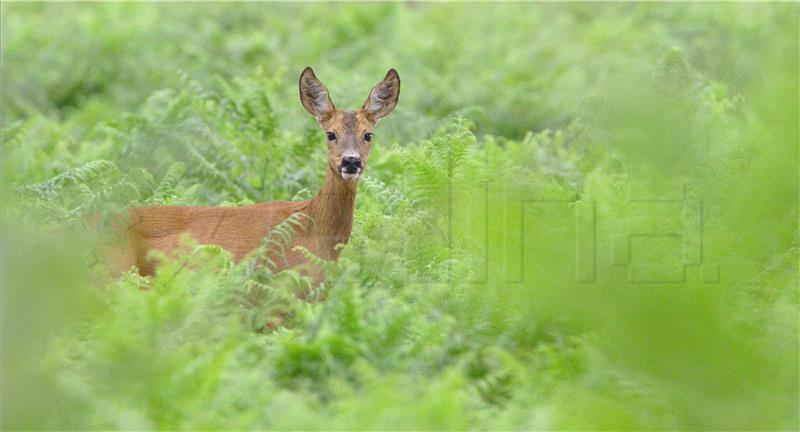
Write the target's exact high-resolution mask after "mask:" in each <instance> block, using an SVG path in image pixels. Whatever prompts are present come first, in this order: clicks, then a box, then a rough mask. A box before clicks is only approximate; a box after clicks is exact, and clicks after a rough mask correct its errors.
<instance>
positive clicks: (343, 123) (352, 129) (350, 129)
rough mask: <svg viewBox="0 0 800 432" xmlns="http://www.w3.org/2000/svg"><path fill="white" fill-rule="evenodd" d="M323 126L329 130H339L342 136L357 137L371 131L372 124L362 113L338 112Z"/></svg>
mask: <svg viewBox="0 0 800 432" xmlns="http://www.w3.org/2000/svg"><path fill="white" fill-rule="evenodd" d="M323 126H324V127H325V128H326V129H328V130H331V129H334V130H337V131H338V132H339V133H340V134H342V135H350V134H352V135H356V134H358V133H359V132H361V131H368V130H370V129H371V128H372V123H371V122H370V121H369V120H368V119H367V117H366V116H365V115H363V114H361V113H360V112H357V111H336V113H335V114H334V115H333V116H331V118H330V119H329V120H328V121H327V122H325V124H324V125H323Z"/></svg>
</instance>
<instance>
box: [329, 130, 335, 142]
mask: <svg viewBox="0 0 800 432" xmlns="http://www.w3.org/2000/svg"><path fill="white" fill-rule="evenodd" d="M335 139H336V134H335V133H333V132H328V141H334V140H335Z"/></svg>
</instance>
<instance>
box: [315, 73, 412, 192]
mask: <svg viewBox="0 0 800 432" xmlns="http://www.w3.org/2000/svg"><path fill="white" fill-rule="evenodd" d="M399 96H400V76H399V75H397V71H395V70H394V69H389V72H388V73H387V74H386V76H385V77H384V78H383V81H381V82H379V83H378V85H376V86H375V87H373V88H372V91H371V92H370V93H369V96H368V97H367V100H366V101H365V102H364V105H363V106H362V107H361V109H360V110H358V111H345V110H339V109H337V108H336V106H335V105H334V104H333V101H332V100H331V97H330V94H329V93H328V89H327V88H325V85H323V84H322V83H321V82H320V81H319V80H318V79H317V77H316V75H314V71H313V70H311V68H310V67H307V68H305V70H303V73H302V74H300V101H301V102H302V103H303V106H304V107H305V109H306V110H308V112H310V113H311V114H312V115H313V116H314V117H316V119H317V121H318V122H319V125H320V126H321V127H322V129H323V130H324V131H325V134H326V139H327V141H328V167H329V169H331V170H332V171H333V172H334V173H335V174H337V175H340V176H341V177H342V178H343V179H344V180H345V181H356V180H357V179H358V177H359V175H361V172H362V171H363V170H364V169H365V168H366V166H367V158H368V157H369V152H370V150H371V149H372V128H374V127H375V125H376V124H377V123H378V120H380V119H381V118H383V117H385V116H387V115H388V114H389V113H390V112H392V110H393V109H394V107H395V105H397V100H398V98H399Z"/></svg>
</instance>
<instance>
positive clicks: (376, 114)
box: [361, 69, 400, 122]
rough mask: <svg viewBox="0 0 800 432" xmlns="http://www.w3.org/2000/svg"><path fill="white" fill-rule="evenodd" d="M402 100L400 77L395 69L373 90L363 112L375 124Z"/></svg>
mask: <svg viewBox="0 0 800 432" xmlns="http://www.w3.org/2000/svg"><path fill="white" fill-rule="evenodd" d="M399 98H400V75H398V74H397V71H396V70H394V69H389V72H388V73H387V74H386V77H384V78H383V81H381V82H379V83H378V85H376V86H375V87H373V88H372V91H371V92H370V93H369V97H368V98H367V100H366V101H365V102H364V106H362V107H361V109H362V110H364V112H365V113H366V114H367V116H368V117H369V118H370V120H372V121H373V122H377V121H378V120H379V119H381V118H382V117H386V116H387V115H389V113H390V112H392V110H393V109H394V107H395V105H397V100H398V99H399Z"/></svg>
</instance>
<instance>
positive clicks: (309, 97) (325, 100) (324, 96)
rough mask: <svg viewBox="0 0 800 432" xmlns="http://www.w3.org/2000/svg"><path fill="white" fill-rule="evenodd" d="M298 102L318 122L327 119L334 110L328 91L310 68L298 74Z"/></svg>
mask: <svg viewBox="0 0 800 432" xmlns="http://www.w3.org/2000/svg"><path fill="white" fill-rule="evenodd" d="M300 102H302V103H303V106H304V107H305V109H306V110H308V112H310V113H311V114H312V115H313V116H314V117H316V118H317V120H318V121H320V122H323V121H325V120H327V119H329V118H330V117H331V115H333V112H334V110H336V107H335V106H333V101H332V100H331V97H330V94H328V89H327V88H325V86H324V85H323V84H322V83H321V82H320V81H319V80H318V79H317V76H316V75H314V71H313V70H311V68H310V67H307V68H305V69H304V70H303V73H301V74H300Z"/></svg>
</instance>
